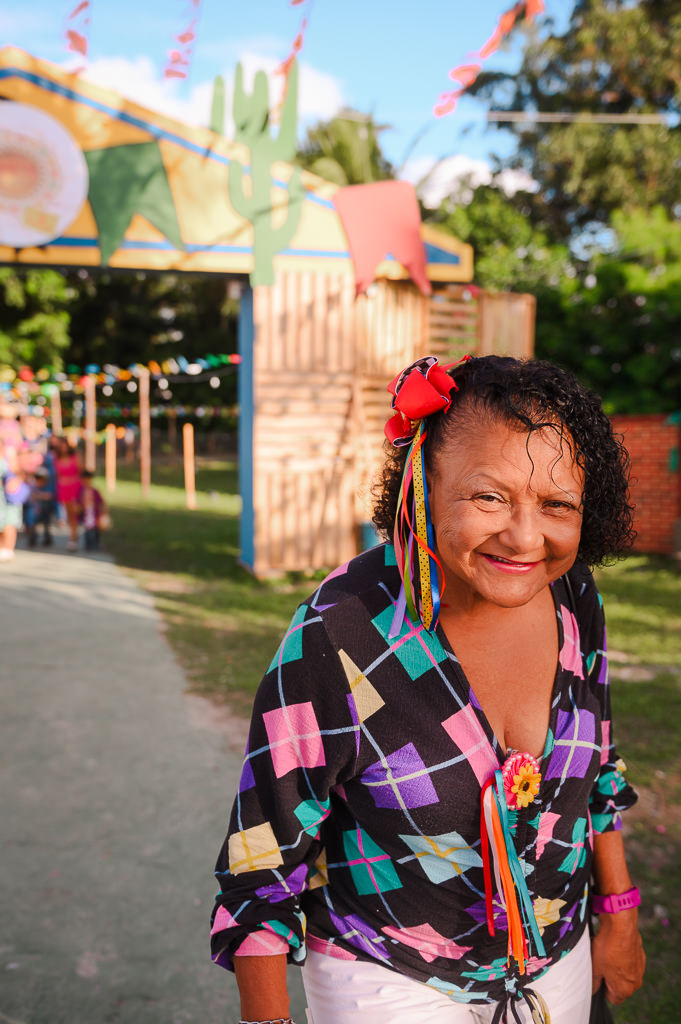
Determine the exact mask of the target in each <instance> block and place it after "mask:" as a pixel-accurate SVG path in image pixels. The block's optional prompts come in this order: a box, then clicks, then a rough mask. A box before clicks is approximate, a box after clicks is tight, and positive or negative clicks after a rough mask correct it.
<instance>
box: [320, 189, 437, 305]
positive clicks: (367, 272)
mask: <svg viewBox="0 0 681 1024" xmlns="http://www.w3.org/2000/svg"><path fill="white" fill-rule="evenodd" d="M333 205H334V206H335V208H336V210H337V211H338V215H339V217H340V219H341V223H342V224H343V227H344V229H345V233H346V235H347V236H348V247H349V249H350V256H351V257H352V262H353V264H354V267H355V284H356V288H357V294H358V295H359V294H360V293H361V292H365V291H366V290H367V288H368V287H369V285H370V284H371V282H372V281H373V280H374V277H375V274H376V267H377V266H378V264H379V263H381V262H382V261H383V260H384V259H385V258H386V257H387V256H388V255H390V256H392V257H393V258H394V259H396V260H398V262H399V263H401V264H402V266H403V267H404V268H405V270H406V271H407V272H408V273H409V276H410V277H411V279H412V281H413V282H414V284H416V285H417V286H418V288H419V289H420V290H421V291H422V292H423V293H424V295H430V292H431V290H432V289H431V287H430V281H429V280H428V276H427V274H426V250H425V246H424V244H423V240H422V238H421V213H420V210H419V204H418V201H417V199H416V192H415V190H414V186H413V185H411V184H410V183H409V182H408V181H376V182H373V183H372V184H371V185H349V186H348V187H347V188H341V189H339V190H338V192H336V194H335V195H334V197H333Z"/></svg>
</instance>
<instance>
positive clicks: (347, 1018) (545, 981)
mask: <svg viewBox="0 0 681 1024" xmlns="http://www.w3.org/2000/svg"><path fill="white" fill-rule="evenodd" d="M303 984H304V986H305V995H306V996H307V1005H308V1010H307V1020H308V1024H422V1022H423V1024H426V1022H427V1024H489V1022H490V1021H491V1020H492V1017H493V1015H494V1011H495V1009H496V1004H495V1003H489V1004H487V1003H477V1004H474V1005H471V1004H469V1003H456V1002H454V1001H453V1000H452V999H449V998H448V997H447V996H444V995H441V994H440V993H439V992H437V991H435V990H434V989H431V988H430V987H429V986H427V985H424V984H422V983H421V982H420V981H414V979H413V978H407V977H405V976H404V975H402V974H397V973H396V972H395V971H391V970H388V968H386V967H383V966H382V965H381V964H373V963H366V962H364V961H361V960H337V959H336V958H335V957H331V956H326V955H325V954H323V953H316V952H314V951H313V950H308V954H307V961H306V963H305V966H304V967H303ZM528 987H529V988H532V989H533V990H534V991H535V992H538V993H539V994H540V995H541V996H543V997H544V999H545V1001H546V1004H547V1006H548V1008H549V1011H550V1013H551V1024H588V1021H589V1011H590V1009H591V941H590V939H589V934H588V930H587V931H585V932H584V935H583V936H582V938H581V939H580V940H579V942H578V943H577V945H576V946H575V948H574V949H573V950H571V951H570V952H569V953H568V954H567V956H564V957H563V959H562V960H559V961H558V962H557V963H555V964H554V965H553V967H550V968H549V970H548V971H547V972H546V974H544V975H543V976H542V977H541V978H537V980H536V981H532V980H529V983H528ZM516 1006H517V1009H518V1013H519V1016H520V1018H521V1019H522V1020H523V1021H526V1022H527V1024H531V1017H530V1010H529V1007H528V1006H527V1004H526V1003H525V1001H524V1000H522V1001H521V1002H520V1003H518V1004H516Z"/></svg>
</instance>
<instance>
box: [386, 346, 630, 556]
mask: <svg viewBox="0 0 681 1024" xmlns="http://www.w3.org/2000/svg"><path fill="white" fill-rule="evenodd" d="M451 373H452V376H453V377H454V379H455V381H456V383H457V386H458V389H459V390H458V391H455V392H452V404H451V407H450V409H449V412H447V413H442V412H440V413H435V414H434V415H432V416H430V417H429V418H428V421H427V437H426V440H425V443H424V455H425V460H426V466H427V467H429V466H432V453H433V452H434V451H438V450H440V449H441V448H442V447H443V446H444V445H445V444H449V443H451V442H453V441H454V440H455V438H456V432H457V430H458V429H459V428H460V427H461V425H462V424H463V423H464V422H465V420H466V419H467V418H468V417H469V416H470V415H471V413H473V414H474V413H475V412H479V413H482V414H487V415H488V416H491V417H492V418H494V419H499V418H500V419H502V420H503V421H505V422H507V423H509V424H511V425H515V424H517V426H518V429H519V430H525V431H527V432H528V435H529V434H530V433H531V432H532V431H535V430H541V429H543V428H546V427H550V428H552V429H554V430H555V429H558V430H559V431H560V432H561V434H562V436H564V437H565V440H566V441H567V442H568V443H569V445H570V447H571V449H572V451H573V454H574V457H575V460H576V462H577V464H578V465H579V466H580V467H581V469H582V470H583V471H584V499H583V504H582V513H583V517H582V532H581V539H580V545H579V551H578V557H579V558H581V559H582V560H583V561H584V562H586V564H587V565H590V566H597V565H603V564H605V563H607V562H608V561H611V560H613V559H615V558H618V557H621V556H622V555H624V554H626V552H627V551H628V550H629V549H630V547H631V545H632V543H633V540H634V537H635V536H636V533H635V530H634V528H633V511H634V510H633V506H632V505H631V503H630V501H629V469H630V462H629V455H628V453H627V450H626V448H625V447H624V446H623V444H622V442H621V441H620V440H619V438H617V437H615V436H614V434H613V431H612V426H611V424H610V420H609V419H608V417H607V416H606V415H605V413H604V412H603V409H602V408H601V400H600V398H599V397H598V395H597V394H596V393H595V392H594V391H590V390H588V389H587V388H585V387H583V386H582V385H581V384H580V383H579V381H578V380H577V379H576V378H575V377H573V376H572V374H570V373H567V372H566V371H565V370H561V369H560V368H559V367H557V366H554V365H553V364H552V363H547V362H542V361H541V360H534V359H529V360H519V359H512V358H510V357H502V356H482V357H480V358H476V359H471V360H469V361H467V362H465V363H460V364H458V365H457V366H456V367H455V368H454V369H453V370H452V371H451ZM385 449H386V456H387V457H386V462H385V465H384V467H383V475H382V478H381V480H380V481H379V483H378V484H377V486H376V488H375V492H374V493H375V498H376V502H375V506H374V516H373V522H374V524H375V525H376V527H377V529H378V530H379V531H380V532H381V533H382V534H383V535H384V536H385V537H386V539H392V535H393V528H394V525H395V514H396V510H397V498H398V494H399V489H400V481H401V479H402V473H403V471H404V464H405V460H406V457H407V452H408V451H409V449H408V447H404V448H393V446H392V445H391V444H389V443H388V442H387V441H386V443H385Z"/></svg>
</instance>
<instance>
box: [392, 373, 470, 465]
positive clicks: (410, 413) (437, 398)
mask: <svg viewBox="0 0 681 1024" xmlns="http://www.w3.org/2000/svg"><path fill="white" fill-rule="evenodd" d="M464 358H465V359H470V356H465V357H464ZM462 361H463V360H462ZM454 365H456V364H455V363H450V364H449V365H448V366H440V364H439V361H438V358H437V356H422V357H421V359H417V360H416V361H415V362H413V363H410V364H409V366H406V367H405V368H404V370H402V372H401V373H398V375H397V376H396V377H395V379H394V380H393V381H391V382H390V384H388V391H389V392H390V393H391V395H392V396H393V400H392V403H391V405H392V408H393V409H395V410H396V411H395V414H394V416H391V418H390V419H389V420H388V422H387V423H386V425H385V436H386V437H387V438H388V440H389V441H390V443H391V444H392V445H395V447H396V448H399V447H401V446H403V445H407V444H411V442H412V440H413V438H414V434H415V433H416V428H417V426H418V423H419V421H420V420H422V419H423V418H424V417H425V416H430V415H431V414H432V413H434V412H440V411H441V410H444V411H445V412H447V411H448V409H449V407H450V405H451V403H452V398H451V393H452V391H458V387H457V385H456V382H455V381H454V380H453V378H452V377H450V376H449V374H448V373H447V370H448V369H450V367H451V366H454Z"/></svg>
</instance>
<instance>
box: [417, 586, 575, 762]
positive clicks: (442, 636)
mask: <svg viewBox="0 0 681 1024" xmlns="http://www.w3.org/2000/svg"><path fill="white" fill-rule="evenodd" d="M559 581H562V576H561V577H559V579H558V580H554V582H553V583H549V584H548V587H549V591H550V593H551V600H552V601H553V610H554V615H555V620H556V630H557V634H558V654H557V656H556V668H555V672H554V676H553V685H552V687H551V703H550V705H549V724H548V728H547V730H546V738H545V740H544V746H543V749H542V753H541V756H540V757H539V758H537V761H538V762H539V765H540V767H541V766H543V764H544V761H545V760H546V758H547V757H548V756H549V754H550V753H551V751H552V750H553V737H554V736H555V729H556V716H557V708H558V701H557V700H556V697H557V694H558V690H559V686H560V677H561V673H562V666H561V663H560V652H561V650H562V649H563V644H564V642H565V627H564V624H563V619H562V616H561V614H560V610H559V600H558V595H557V594H556V591H555V586H556V583H558V582H559ZM560 606H561V607H566V605H565V603H564V602H562V601H561V602H560ZM435 633H436V636H437V639H438V640H439V642H440V643H441V644H442V646H443V648H444V650H445V651H446V652H447V653H448V654H451V655H452V657H453V659H454V661H453V664H454V667H455V670H456V672H457V673H458V675H459V676H460V677H461V681H462V682H463V684H464V687H465V688H466V690H467V696H468V700H469V703H470V705H471V707H472V708H473V709H474V711H475V713H476V715H477V718H478V721H479V722H480V725H481V726H482V728H483V731H484V733H485V737H486V739H487V742H488V743H489V746H490V748H491V750H492V753H493V754H494V756H495V757H496V758H497V760H498V761H499V765H500V766H501V765H503V763H504V761H505V760H506V758H507V757H508V754H509V751H508V750H507V749H506V748H505V745H504V744H503V743H502V742H501V740H500V739H499V737H498V736H497V734H496V732H495V731H494V729H493V728H492V724H491V722H490V721H489V719H488V717H487V715H486V714H485V711H484V709H483V706H482V704H481V703H480V701H479V699H478V696H477V694H476V692H475V690H474V689H473V687H472V685H471V683H470V682H469V680H468V676H467V675H466V673H465V672H464V669H463V665H462V664H461V662H460V661H459V658H458V657H457V654H456V651H455V650H454V648H453V647H452V645H451V644H450V642H449V639H448V638H447V634H446V633H445V631H444V629H443V628H442V625H441V623H440V622H438V624H437V627H436V629H435ZM490 737H491V738H490ZM542 775H543V771H542Z"/></svg>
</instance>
